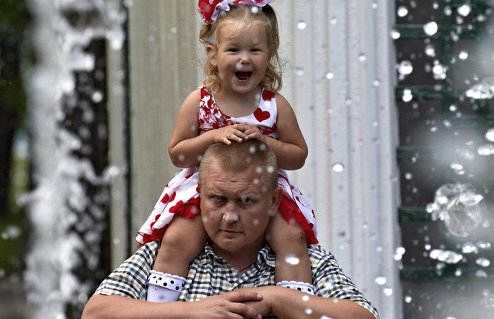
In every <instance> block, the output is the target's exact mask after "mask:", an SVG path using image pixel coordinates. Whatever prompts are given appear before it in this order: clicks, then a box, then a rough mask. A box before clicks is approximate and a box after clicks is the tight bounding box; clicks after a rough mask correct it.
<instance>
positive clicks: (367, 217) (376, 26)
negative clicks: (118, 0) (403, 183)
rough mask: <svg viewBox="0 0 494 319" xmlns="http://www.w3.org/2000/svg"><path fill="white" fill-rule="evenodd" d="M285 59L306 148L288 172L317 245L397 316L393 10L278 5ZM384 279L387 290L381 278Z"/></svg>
mask: <svg viewBox="0 0 494 319" xmlns="http://www.w3.org/2000/svg"><path fill="white" fill-rule="evenodd" d="M274 7H275V9H276V10H277V12H278V15H279V17H280V23H281V38H282V44H281V46H282V54H283V55H284V56H285V57H286V58H287V59H288V62H289V70H288V72H286V73H285V75H284V81H285V85H284V90H283V91H282V93H283V94H284V95H285V96H286V97H287V99H288V100H289V101H290V102H291V104H292V106H293V107H294V109H295V110H296V113H297V117H298V120H299V124H300V126H301V128H302V131H303V133H304V136H305V138H306V140H307V143H308V145H309V157H308V159H307V162H306V165H305V166H304V168H302V169H300V170H298V171H295V172H292V176H293V177H294V179H295V181H296V183H297V185H298V186H299V187H300V188H301V190H302V192H304V193H305V194H306V195H307V197H308V198H309V199H310V201H311V203H312V205H313V206H314V209H315V212H316V216H317V219H318V228H319V235H318V237H319V239H320V241H321V243H322V245H323V246H324V247H326V248H328V249H330V250H331V251H332V252H333V253H334V254H335V256H336V258H337V259H338V261H339V263H340V265H341V266H342V268H343V270H344V271H345V273H347V274H349V275H350V276H351V277H352V279H353V280H354V281H355V283H356V284H357V286H358V287H359V288H360V289H362V290H363V291H364V292H365V294H366V295H367V296H368V297H369V298H370V299H371V301H372V302H373V303H374V304H375V305H376V307H377V308H378V310H379V311H380V313H381V316H382V318H400V316H401V291H400V285H399V277H398V270H397V264H396V262H395V261H394V260H393V253H394V251H395V249H396V247H397V246H398V240H399V228H398V223H397V218H396V216H397V200H398V185H397V184H396V182H395V181H396V178H395V177H396V176H397V168H396V160H395V147H396V145H397V119H396V114H395V106H394V93H393V92H394V84H395V81H394V53H393V45H392V39H391V38H390V31H391V29H392V23H393V16H394V13H393V10H394V8H393V4H390V3H389V2H386V1H384V0H376V1H364V0H345V1H344V0H332V1H325V0H313V1H308V2H305V1H303V2H302V1H283V2H282V1H280V2H276V3H274ZM378 277H383V278H386V283H385V284H384V285H378V284H377V283H376V282H375V279H376V278H378Z"/></svg>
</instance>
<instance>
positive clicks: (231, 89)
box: [136, 0, 317, 302]
mask: <svg viewBox="0 0 494 319" xmlns="http://www.w3.org/2000/svg"><path fill="white" fill-rule="evenodd" d="M272 1H274V0H200V1H199V12H200V13H201V15H202V17H203V18H204V21H205V23H204V24H203V27H202V29H201V33H200V41H201V43H203V44H204V45H205V49H206V55H207V57H206V62H205V67H204V70H205V73H206V76H207V78H206V80H205V81H204V86H203V87H201V88H199V89H197V90H195V91H193V92H192V93H191V94H190V95H189V96H188V97H187V98H186V99H185V101H184V102H183V104H182V106H181V107H180V110H179V112H178V115H177V120H176V124H175V128H174V131H173V134H172V137H171V140H170V143H169V146H168V152H169V154H170V157H171V160H172V162H173V164H174V165H176V166H177V167H182V168H184V169H183V170H182V172H181V173H180V174H178V175H177V176H176V177H175V178H173V180H172V181H171V182H170V183H169V184H168V185H167V186H166V187H165V189H164V191H163V193H162V195H161V197H160V200H159V201H158V202H157V203H156V206H155V207H154V209H153V212H152V213H151V215H150V217H149V218H148V220H147V221H146V223H145V224H144V225H143V226H142V227H141V229H140V230H139V235H138V236H137V238H136V240H137V241H138V242H139V243H140V244H141V245H142V244H145V243H147V242H150V241H153V240H159V239H162V244H161V248H160V250H159V253H158V256H157V258H156V261H155V264H154V266H153V271H152V272H151V275H150V277H149V278H148V281H149V289H148V300H149V301H155V302H160V301H175V300H177V299H178V297H179V295H180V292H181V291H182V289H183V287H184V284H185V278H184V277H185V276H186V275H187V272H188V268H189V263H190V262H191V261H192V260H193V259H194V258H195V257H196V256H197V254H198V253H199V252H200V251H201V250H202V248H203V247H204V245H205V243H206V241H207V236H206V233H205V231H204V229H203V226H202V220H201V219H200V217H197V216H198V215H199V214H200V210H199V193H198V170H197V166H198V165H199V162H200V159H201V155H202V154H203V153H204V151H205V150H206V149H207V147H208V146H209V145H211V144H212V143H217V142H222V143H226V144H230V143H236V142H240V141H242V140H246V139H253V138H255V139H259V140H261V141H262V142H264V143H265V144H266V145H267V146H268V147H269V148H271V149H272V150H273V152H274V153H275V154H276V156H277V160H278V165H279V167H280V172H279V185H280V186H281V187H282V188H283V197H282V200H281V204H280V207H279V212H280V213H281V216H282V217H281V216H280V214H275V215H274V216H273V217H272V218H273V220H272V222H271V225H270V228H269V229H268V232H267V234H266V239H267V241H268V243H269V244H270V246H271V247H272V249H273V250H274V251H275V253H276V264H277V268H276V275H275V277H276V278H275V280H276V281H277V284H278V285H281V286H285V287H290V288H293V289H298V290H302V291H304V292H307V293H312V294H313V293H314V291H313V287H312V276H311V267H310V261H309V256H308V252H307V244H314V243H317V239H316V225H315V218H314V214H313V211H312V208H311V206H310V204H309V203H308V202H307V200H306V199H305V198H304V197H303V196H302V194H301V193H300V191H299V190H298V189H297V188H296V187H294V186H293V183H292V182H291V180H290V179H289V178H288V176H287V174H286V172H285V171H284V170H282V169H298V168H300V167H302V166H303V164H304V162H305V158H306V157H307V145H306V143H305V140H304V137H303V135H302V132H301V131H300V128H299V126H298V123H297V119H296V117H295V114H294V112H293V110H292V108H291V106H290V104H289V103H288V102H287V100H286V99H285V98H284V97H283V96H281V95H280V94H278V93H277V92H278V91H279V90H280V88H281V75H280V71H279V70H280V63H279V57H278V53H277V50H278V46H279V35H278V25H277V20H276V14H275V12H274V11H273V9H272V8H271V6H270V5H269V4H268V3H269V2H272ZM176 215H177V216H179V217H181V218H174V217H175V216H176ZM240 218H241V217H240ZM285 220H286V221H288V223H287V222H285ZM165 229H166V232H165ZM243 271H245V270H239V275H241V274H242V273H243Z"/></svg>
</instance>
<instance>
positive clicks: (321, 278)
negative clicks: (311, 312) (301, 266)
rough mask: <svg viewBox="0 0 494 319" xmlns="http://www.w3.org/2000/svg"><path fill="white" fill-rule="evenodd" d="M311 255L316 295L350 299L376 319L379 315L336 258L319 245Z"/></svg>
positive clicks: (314, 246)
mask: <svg viewBox="0 0 494 319" xmlns="http://www.w3.org/2000/svg"><path fill="white" fill-rule="evenodd" d="M309 254H310V257H311V263H312V267H313V270H312V274H313V284H314V287H315V289H316V295H317V296H320V297H325V298H333V299H348V300H351V301H353V302H355V303H357V304H359V305H360V306H362V307H364V308H365V309H367V310H368V311H369V312H371V313H372V314H373V315H374V317H375V318H379V314H378V312H377V310H376V308H374V307H373V306H372V304H371V303H370V302H369V300H367V299H366V298H365V297H364V295H363V294H362V293H361V292H360V291H359V290H358V289H357V287H356V286H355V284H354V283H353V282H352V281H351V279H350V278H348V277H347V276H346V275H345V274H344V273H343V270H342V269H341V268H340V267H339V266H338V263H337V262H336V259H335V258H334V256H333V255H332V254H331V253H329V252H327V251H325V250H324V249H322V248H321V247H320V246H319V245H311V246H310V249H309Z"/></svg>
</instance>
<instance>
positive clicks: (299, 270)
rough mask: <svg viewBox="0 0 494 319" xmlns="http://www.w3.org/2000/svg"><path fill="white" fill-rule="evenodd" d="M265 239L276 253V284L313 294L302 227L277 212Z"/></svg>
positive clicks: (310, 271) (309, 265)
mask: <svg viewBox="0 0 494 319" xmlns="http://www.w3.org/2000/svg"><path fill="white" fill-rule="evenodd" d="M266 239H267V241H268V243H269V245H270V246H271V248H272V249H273V250H274V252H275V254H276V272H275V280H276V282H277V285H280V286H284V287H289V288H292V289H296V290H301V291H303V292H306V293H310V294H314V287H313V286H312V270H311V263H310V259H309V253H308V251H307V243H306V240H305V232H304V230H303V229H302V227H301V226H300V225H299V224H298V223H296V222H287V221H286V220H285V219H284V218H283V217H282V216H281V214H280V213H279V212H277V213H276V214H275V215H274V216H272V217H271V222H270V225H269V227H268V231H267V234H266Z"/></svg>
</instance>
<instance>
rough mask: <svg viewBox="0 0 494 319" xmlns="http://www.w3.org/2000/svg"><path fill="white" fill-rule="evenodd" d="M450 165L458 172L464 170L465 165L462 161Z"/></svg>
mask: <svg viewBox="0 0 494 319" xmlns="http://www.w3.org/2000/svg"><path fill="white" fill-rule="evenodd" d="M450 167H451V169H452V170H453V171H455V173H457V174H459V173H461V172H463V165H461V164H460V163H451V165H450Z"/></svg>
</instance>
